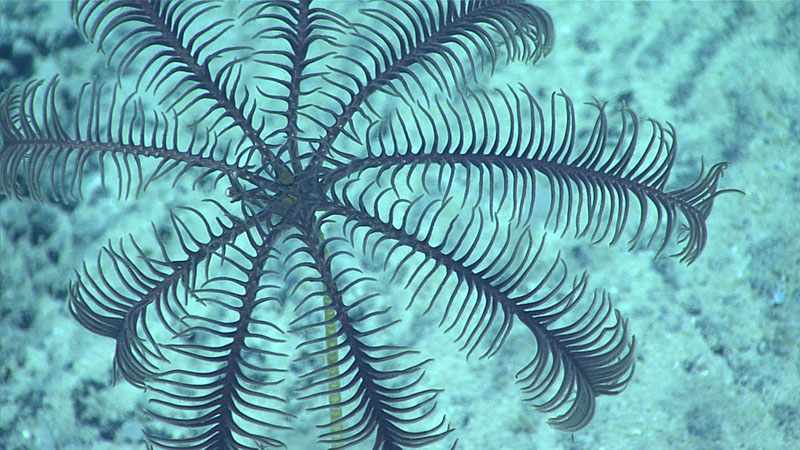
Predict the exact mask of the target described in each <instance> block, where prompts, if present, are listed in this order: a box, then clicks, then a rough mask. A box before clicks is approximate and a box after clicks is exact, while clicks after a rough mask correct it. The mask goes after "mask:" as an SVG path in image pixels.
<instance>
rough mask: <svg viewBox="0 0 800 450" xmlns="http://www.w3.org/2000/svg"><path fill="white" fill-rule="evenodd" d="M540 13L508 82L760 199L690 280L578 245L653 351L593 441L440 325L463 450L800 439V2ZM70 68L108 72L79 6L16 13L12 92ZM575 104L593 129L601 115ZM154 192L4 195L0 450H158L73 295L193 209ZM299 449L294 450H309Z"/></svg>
mask: <svg viewBox="0 0 800 450" xmlns="http://www.w3.org/2000/svg"><path fill="white" fill-rule="evenodd" d="M321 3H322V4H323V5H324V4H325V2H321ZM544 6H545V7H546V8H547V10H548V11H549V12H550V13H551V14H552V16H553V18H554V21H555V24H556V31H557V41H556V47H555V49H554V51H553V52H552V53H551V54H550V55H549V56H548V57H547V58H545V59H544V60H542V61H540V62H539V63H538V64H537V65H536V66H534V67H530V66H524V65H514V66H513V67H511V68H508V69H500V70H498V71H497V73H496V74H495V81H496V82H500V83H501V84H502V83H503V80H504V78H503V77H506V79H507V81H508V82H512V83H516V82H518V81H519V82H522V83H524V84H525V85H526V86H528V87H529V88H530V89H531V90H532V92H534V93H535V94H536V95H537V97H539V98H540V99H542V100H545V99H546V98H547V96H549V94H550V92H552V91H556V90H559V89H563V90H564V91H565V92H567V93H568V94H569V95H570V96H571V97H572V98H573V99H574V100H575V101H576V103H578V102H582V101H588V100H590V99H591V98H592V97H597V98H598V99H601V100H608V101H609V102H611V103H619V102H620V101H621V100H624V101H625V103H626V104H627V105H628V106H630V107H631V108H633V109H635V110H636V111H638V112H639V113H640V115H641V116H642V117H647V116H651V117H654V118H657V119H659V120H662V121H669V122H671V123H672V124H674V125H675V127H676V128H677V130H678V136H679V142H680V144H679V147H680V153H679V157H678V161H677V163H676V169H675V172H676V173H675V174H674V176H675V178H676V180H674V181H677V182H680V183H686V182H687V181H691V179H692V177H693V176H695V174H696V172H697V170H699V166H700V161H701V158H702V159H703V161H705V163H706V165H708V164H709V163H713V162H716V161H720V160H724V161H728V162H730V167H729V168H728V170H727V172H726V174H725V177H724V179H723V180H722V186H723V187H724V188H737V189H741V190H743V191H745V192H746V196H739V195H734V194H731V195H724V196H722V197H720V198H718V200H717V202H716V204H715V208H714V210H713V213H712V215H711V218H710V220H709V221H708V228H709V241H708V246H707V248H706V249H705V252H704V254H703V255H702V256H701V257H700V258H699V260H697V261H696V262H695V263H694V264H693V265H691V266H690V267H688V268H687V267H685V266H683V265H680V264H678V262H677V261H673V260H670V259H668V258H661V259H659V260H657V261H653V259H652V257H653V251H639V250H637V251H634V252H631V253H627V252H625V251H624V249H623V247H624V246H619V247H613V248H610V249H609V248H607V247H606V246H605V245H601V246H595V247H592V246H590V245H588V243H587V242H586V241H585V240H583V241H577V242H576V241H574V240H572V239H570V238H565V239H564V243H563V247H562V249H563V250H564V253H565V255H566V256H567V259H568V262H569V263H570V266H571V268H572V270H573V271H575V272H579V271H581V270H588V271H589V273H590V274H591V282H592V285H593V286H597V287H604V288H605V289H607V290H609V291H610V292H611V293H612V295H613V297H614V299H615V305H616V307H617V308H619V309H620V310H621V312H622V313H623V314H624V315H625V316H626V317H628V318H629V320H630V327H631V330H632V332H633V333H634V334H635V335H636V341H637V348H636V351H637V359H636V374H635V379H634V380H633V382H632V383H631V384H630V386H629V387H628V388H627V390H626V391H625V392H624V393H623V394H621V395H619V396H615V397H602V398H600V399H599V401H598V407H597V413H596V416H595V418H594V421H593V422H592V423H591V424H590V425H589V426H588V427H587V428H585V429H584V430H582V431H580V432H578V433H575V434H565V433H560V432H557V431H554V430H553V429H551V428H550V427H548V426H547V425H546V423H545V419H546V417H545V416H544V415H542V414H539V413H537V412H535V411H534V410H533V409H531V408H530V407H529V406H528V405H527V404H525V403H524V402H522V401H521V398H522V397H521V395H520V393H519V391H518V388H517V386H516V385H515V384H514V373H515V371H516V370H517V369H518V368H519V367H517V366H513V365H510V361H511V360H514V358H509V357H507V356H505V355H508V354H513V351H514V349H513V343H514V342H515V341H510V342H509V343H508V345H507V346H506V348H504V351H505V352H508V353H506V354H504V353H501V354H500V355H498V356H496V357H495V358H492V359H489V360H475V358H471V359H470V361H465V360H464V355H463V354H461V353H452V352H450V353H447V352H442V351H441V350H440V349H441V348H452V345H451V344H450V340H451V339H452V336H449V335H443V334H442V333H441V332H440V331H439V330H437V329H436V327H435V326H433V327H430V328H429V329H426V330H424V335H422V336H421V337H424V338H425V339H420V341H419V343H418V349H420V350H421V351H422V352H423V354H425V355H426V357H427V356H432V357H434V358H435V359H436V362H435V364H433V365H432V366H431V367H430V368H429V369H428V372H429V375H428V376H429V377H430V379H431V380H446V382H443V383H444V386H446V392H445V393H444V394H442V396H441V401H440V406H439V407H440V408H441V411H444V412H446V413H447V420H448V422H449V423H451V424H452V425H453V426H454V427H456V428H457V429H458V431H457V437H458V439H459V441H458V448H462V449H482V450H485V449H602V448H606V449H643V448H647V449H733V448H741V449H796V448H800V239H799V238H798V236H800V2H797V1H785V2H766V1H751V2H628V1H618V2H546V3H545V5H544ZM56 73H58V74H61V78H62V81H61V84H60V86H61V89H63V91H64V92H72V93H73V96H72V97H69V98H71V99H73V100H74V98H75V97H74V93H75V92H77V91H78V90H79V88H80V85H81V84H83V83H84V82H86V81H90V80H92V79H93V78H95V77H96V78H99V79H108V80H109V82H112V83H113V81H114V75H113V73H114V72H113V70H112V69H109V68H107V67H106V65H105V60H104V57H103V56H102V55H98V54H96V53H95V51H94V49H93V47H92V45H90V44H88V43H85V42H84V41H83V40H82V38H81V36H80V35H79V34H78V33H77V32H76V30H75V28H74V27H73V25H72V23H71V20H70V18H69V3H68V2H67V1H44V2H31V1H7V0H5V1H0V89H4V88H7V87H8V86H9V85H11V84H13V83H19V82H24V81H25V80H28V79H30V78H37V77H39V78H50V77H52V76H53V75H55V74H56ZM578 108H579V109H578V111H579V112H578V117H579V124H583V126H584V127H586V126H589V125H590V124H591V123H592V122H591V114H592V113H591V112H590V109H589V108H588V107H586V108H584V107H582V106H579V107H578ZM611 109H612V110H613V108H611ZM611 120H612V123H613V124H617V122H616V120H617V118H616V117H615V116H614V115H612V119H611ZM87 183H89V184H92V183H94V185H95V187H96V183H97V182H96V181H92V180H89V181H87ZM157 184H158V183H156V184H155V185H153V186H152V188H150V189H149V190H148V194H147V195H146V198H145V199H144V200H129V201H127V202H126V201H118V200H116V199H113V198H107V197H103V196H101V195H91V196H88V197H89V198H87V200H86V201H84V202H79V203H75V204H71V205H69V206H67V207H64V206H46V205H41V204H38V203H34V202H32V201H24V202H19V201H17V200H14V199H11V198H9V197H8V196H3V195H0V449H36V450H39V449H62V450H66V449H128V448H131V449H133V448H136V449H141V448H144V443H143V440H142V435H141V431H140V430H141V429H142V428H143V427H145V426H147V424H148V423H150V421H151V420H150V419H149V418H147V417H146V416H144V415H143V414H142V413H141V412H140V410H141V409H142V407H143V406H145V402H146V400H145V396H144V395H143V394H141V393H140V392H139V391H137V390H136V389H134V388H132V387H130V386H129V385H127V384H125V383H118V384H117V385H116V386H111V385H110V379H111V372H110V368H111V358H112V355H113V350H114V345H113V342H111V341H110V340H107V339H102V338H99V337H97V336H95V335H93V334H91V333H89V332H87V331H86V330H84V329H83V328H82V327H80V326H79V325H78V324H77V323H76V322H75V321H74V320H73V319H72V317H71V316H70V314H69V312H68V309H67V305H66V302H65V298H66V296H67V286H68V283H69V280H70V279H71V278H72V277H73V276H74V270H76V269H79V268H80V267H81V264H82V261H89V262H90V264H91V263H93V261H94V258H96V255H97V252H98V250H99V249H100V247H102V246H103V245H105V244H106V243H107V242H108V240H109V239H111V240H113V241H116V240H117V239H119V238H121V237H126V236H127V235H128V233H131V234H133V235H134V236H138V237H139V238H140V239H146V238H149V236H150V235H151V234H150V222H151V221H154V222H155V223H157V224H164V223H167V217H168V216H167V211H168V209H167V208H169V207H173V206H177V205H180V204H182V203H184V202H189V203H191V202H194V201H196V199H197V195H196V194H192V193H190V192H187V191H186V190H185V188H184V189H183V190H182V189H171V187H170V186H169V183H168V182H165V183H163V184H164V186H158V185H157ZM676 185H677V183H676ZM94 192H97V189H94ZM553 241H555V242H556V243H558V238H557V237H556V236H551V243H552V242H553ZM414 320H415V319H414V317H408V318H406V320H404V323H405V324H408V323H413V322H414ZM428 322H431V320H428ZM432 322H433V323H434V324H435V322H436V321H435V320H434V321H432ZM401 330H402V329H401V328H398V331H401ZM427 335H429V336H427ZM448 345H449V346H450V347H447V346H448ZM514 361H516V360H514ZM453 405H456V406H453ZM306 429H308V428H306ZM311 439H312V440H313V438H311ZM297 442H300V441H287V443H288V445H289V448H302V447H301V446H304V445H307V444H299V443H297ZM451 442H452V439H449V440H448V441H447V443H446V444H444V443H443V444H442V447H443V448H444V447H446V446H449V445H450V443H451Z"/></svg>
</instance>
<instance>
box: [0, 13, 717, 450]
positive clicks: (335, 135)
mask: <svg viewBox="0 0 800 450" xmlns="http://www.w3.org/2000/svg"><path fill="white" fill-rule="evenodd" d="M355 5H359V6H360V7H361V9H360V10H359V11H355V9H357V8H354V6H355ZM234 7H237V8H238V10H235V9H236V8H234ZM334 8H338V9H339V10H338V12H337V11H334V10H333V9H334ZM72 13H73V16H74V18H75V21H76V22H77V25H78V27H79V29H80V30H81V32H82V33H83V34H84V35H85V36H86V37H87V39H88V40H90V41H91V42H93V43H94V44H95V45H97V46H98V48H99V49H101V50H102V51H104V52H105V53H106V54H107V55H108V58H109V61H110V62H111V63H112V64H113V65H114V66H116V67H117V68H118V71H119V72H118V77H117V79H116V80H115V79H110V80H104V81H105V83H103V82H96V83H90V84H87V85H85V86H84V87H83V89H82V90H81V91H80V94H79V97H78V102H77V105H76V106H75V107H74V112H71V113H67V114H65V113H64V111H63V109H64V107H63V106H62V105H61V104H60V103H59V101H58V92H59V91H58V89H57V84H58V80H57V79H53V80H51V81H49V82H48V81H32V82H29V83H27V84H23V85H18V86H16V87H12V88H11V89H9V90H7V91H6V92H4V93H3V94H2V96H1V97H0V136H1V137H2V140H3V143H2V148H1V149H0V187H2V189H3V191H4V192H5V193H7V194H9V195H12V196H15V197H18V198H22V197H31V198H33V199H35V200H39V201H43V202H75V201H78V200H79V199H80V198H81V197H82V195H83V189H84V188H85V186H86V184H89V180H90V178H91V179H95V178H94V177H98V176H99V179H100V185H101V186H102V189H103V190H104V191H110V192H108V193H109V195H116V196H118V197H120V198H126V199H133V201H135V199H136V198H139V197H140V196H141V195H142V192H143V191H144V190H146V189H147V188H148V186H152V185H153V184H154V183H167V184H169V183H171V184H172V186H179V185H182V183H186V185H188V186H189V188H190V189H192V190H194V191H195V192H198V193H200V194H201V195H202V196H203V197H204V198H205V200H204V201H201V202H197V203H192V204H187V205H185V206H183V207H179V208H175V209H174V210H173V211H171V213H170V222H171V223H169V224H160V225H156V224H154V226H153V230H154V233H153V235H152V236H139V237H136V238H135V240H134V238H133V237H130V238H126V239H123V240H120V241H118V242H117V241H113V242H112V241H110V242H109V244H108V245H107V246H106V247H104V248H103V249H102V250H101V251H100V253H99V255H98V257H97V259H96V261H94V262H89V263H86V264H84V265H83V267H82V268H81V269H80V270H79V271H78V273H77V274H76V276H75V278H74V281H73V282H72V283H71V285H70V288H69V308H70V311H71V312H72V314H73V315H74V316H75V318H76V319H77V320H78V321H79V322H80V323H81V324H82V325H83V326H85V327H86V328H88V329H89V330H90V331H92V332H94V333H97V334H99V335H102V336H106V337H109V338H112V339H114V340H115V341H116V352H115V355H114V360H113V368H114V374H115V375H116V376H121V377H123V378H124V379H125V380H127V381H128V382H130V383H132V384H133V385H135V386H138V387H142V388H146V389H147V391H148V393H149V395H150V396H151V397H150V401H149V407H148V409H147V413H148V414H149V415H150V416H152V417H154V418H156V419H158V420H159V421H161V422H162V424H160V425H148V426H147V427H146V430H145V434H146V439H147V441H148V442H149V443H150V444H153V445H156V446H160V447H165V448H211V449H222V448H247V449H256V448H263V447H266V446H280V445H283V444H282V442H283V441H284V440H286V437H287V436H290V434H291V429H292V428H299V427H302V425H300V424H301V423H303V422H306V423H308V422H310V423H314V424H317V425H319V427H320V429H321V430H322V431H321V432H320V434H319V436H318V440H319V441H320V442H321V443H323V444H325V445H332V446H350V445H355V444H358V443H362V442H364V441H366V442H368V443H370V445H372V446H373V448H383V449H395V448H403V447H423V446H427V445H430V444H433V445H437V446H438V445H442V446H447V447H449V446H451V442H453V441H455V437H454V436H451V432H453V431H454V429H453V427H452V426H451V425H450V424H449V423H448V421H447V420H446V418H445V416H444V415H443V413H444V412H440V411H439V410H438V409H437V408H435V406H436V401H435V399H436V398H437V397H438V396H439V395H441V393H442V392H443V391H446V390H447V388H448V386H446V385H441V386H432V385H430V384H428V382H427V380H426V378H425V377H424V376H423V374H424V372H423V369H424V367H426V365H428V364H431V361H432V359H431V358H429V357H427V356H425V352H426V350H425V347H424V346H425V339H424V338H425V334H426V333H431V332H435V331H436V330H435V324H436V323H438V325H439V328H441V329H442V330H444V331H446V332H449V333H450V334H451V335H452V337H453V338H454V339H455V341H456V342H457V343H458V344H459V345H460V348H461V349H462V350H463V352H464V354H465V355H467V356H469V355H474V356H475V357H481V358H484V357H491V356H493V355H496V354H497V353H498V352H508V351H510V352H514V353H516V354H519V353H520V352H521V353H524V354H525V355H526V359H527V360H528V361H529V362H528V363H527V365H524V366H523V367H517V368H516V370H518V372H517V378H516V381H517V382H518V383H519V385H520V387H521V390H522V392H523V395H522V396H521V398H522V399H524V400H526V401H528V402H530V403H531V404H532V405H533V406H534V407H535V408H537V409H539V410H541V411H543V412H545V413H548V414H551V415H552V417H551V418H550V419H549V423H550V424H551V425H552V426H553V427H555V428H557V429H560V430H565V431H576V430H579V429H581V428H583V427H584V426H586V425H587V424H588V423H589V421H590V420H591V418H592V416H593V414H594V410H595V399H596V397H597V396H600V395H614V394H617V393H619V392H621V391H622V390H623V389H624V388H625V386H626V384H627V383H628V382H629V381H630V379H631V377H632V375H633V366H634V358H633V350H634V344H633V337H632V336H631V335H630V333H629V331H628V327H627V322H626V320H625V319H623V318H622V317H621V316H620V314H619V312H618V311H617V310H615V309H614V308H613V307H612V305H611V300H610V298H609V296H608V295H607V294H606V293H605V292H603V291H601V290H594V291H593V290H591V289H590V288H589V286H588V281H587V277H586V275H579V276H577V277H571V276H569V275H568V273H567V269H566V263H565V262H564V261H563V260H562V259H561V257H560V256H556V257H547V256H544V255H545V252H544V251H543V248H544V245H543V244H541V243H540V242H541V239H540V238H539V237H536V236H535V233H536V232H537V231H536V230H542V229H546V230H551V232H553V233H557V234H560V235H565V234H567V233H574V234H575V235H576V236H578V237H585V238H586V240H587V242H593V243H599V242H607V243H611V244H613V243H616V242H618V241H622V240H624V241H626V242H627V243H628V245H629V246H630V247H631V248H633V247H635V246H636V245H637V244H639V243H642V244H643V245H647V246H651V245H652V246H654V247H655V248H656V249H657V250H656V253H657V254H661V253H663V252H668V253H671V254H673V256H677V257H678V258H679V259H680V260H681V261H682V262H686V263H691V262H692V261H694V260H695V259H696V258H697V257H698V255H699V254H700V252H701V251H702V250H703V248H704V246H705V243H706V225H705V221H706V219H707V217H708V215H709V213H710V211H711V207H712V204H713V201H714V199H715V197H716V196H717V195H718V194H719V193H720V192H722V191H720V190H718V189H717V182H718V180H719V178H720V176H721V175H722V172H723V168H724V164H716V165H714V166H712V167H711V168H710V169H709V170H708V171H707V172H705V173H703V170H701V174H700V175H699V176H698V177H697V179H696V181H695V182H693V183H691V184H690V185H688V186H686V187H683V188H677V189H668V188H667V184H668V180H669V176H670V172H671V170H672V167H673V164H674V162H675V148H676V147H675V130H674V129H673V127H672V126H671V125H666V126H665V125H662V124H661V123H659V122H657V121H655V120H649V121H647V122H643V123H644V124H645V126H644V131H645V132H644V133H642V130H640V125H641V123H640V121H639V119H638V118H637V116H636V115H635V114H634V113H633V112H632V111H631V110H629V109H627V108H625V107H624V106H623V108H622V109H621V114H620V117H621V125H620V126H619V127H614V128H612V129H611V130H610V129H609V126H608V124H607V119H606V112H605V105H604V104H601V103H598V102H594V103H593V104H592V105H593V107H594V108H596V110H597V115H596V120H595V121H594V122H593V123H592V124H587V125H590V132H588V133H587V134H586V136H587V137H586V138H585V139H580V142H579V139H578V138H577V136H578V133H577V132H576V129H577V128H580V127H579V126H578V125H577V124H576V116H575V112H574V110H573V104H572V102H571V100H570V99H569V98H568V97H567V96H566V95H565V94H564V93H559V94H553V95H552V96H551V98H550V99H549V101H547V102H544V105H543V106H542V105H540V103H538V102H537V101H536V100H535V99H534V97H533V95H532V94H531V91H530V90H531V89H532V87H531V86H527V85H525V84H513V85H506V86H501V87H497V88H489V87H486V84H485V83H487V82H488V81H487V80H490V79H491V76H492V73H493V72H494V71H495V69H497V68H498V67H499V66H500V65H501V64H504V63H505V62H506V61H511V60H515V61H516V60H520V61H525V62H529V63H534V62H536V61H537V60H538V59H539V58H540V57H542V56H543V55H547V54H548V53H549V52H550V51H551V49H552V47H553V39H554V30H553V24H552V21H551V18H550V16H549V15H548V14H547V13H546V12H545V11H544V10H543V9H541V8H540V7H538V6H534V5H532V4H529V3H526V2H522V1H514V0H484V1H435V2H434V1H413V0H386V1H379V2H362V3H357V4H356V3H354V2H341V3H334V2H312V1H310V0H298V1H293V0H274V1H257V2H242V3H241V4H235V5H234V4H229V3H225V2H172V1H138V0H125V1H122V0H120V1H109V2H96V1H77V0H76V1H73V3H72ZM242 36H244V38H242ZM240 38H241V39H242V40H241V41H237V40H238V39H240ZM132 74H133V76H131V75H132ZM131 78H132V79H133V81H131ZM151 103H152V105H151ZM640 134H645V135H647V137H645V138H641V136H640ZM612 136H613V137H612ZM164 225H166V226H164ZM675 238H677V239H675ZM675 240H677V243H674V241H675ZM431 317H435V318H436V319H435V320H434V326H433V328H434V329H431V330H426V331H425V333H415V332H412V331H409V330H411V328H408V327H405V328H403V327H401V326H398V325H397V324H398V322H400V321H401V320H402V321H404V322H405V323H409V322H412V323H414V322H415V321H424V319H428V318H431ZM399 330H406V331H404V332H403V333H400V331H399ZM512 335H518V336H521V338H520V339H518V340H517V342H526V343H527V345H521V346H517V345H515V346H514V348H508V347H509V346H507V345H506V346H504V344H506V343H508V342H509V336H512ZM420 354H422V355H420ZM498 364H503V361H502V360H501V359H498ZM456 370H469V369H468V363H465V366H464V367H459V368H458V369H456ZM480 388H481V387H480V386H476V389H480ZM320 412H321V413H320ZM442 439H449V440H450V442H445V443H442V442H440V441H441V440H442Z"/></svg>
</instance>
